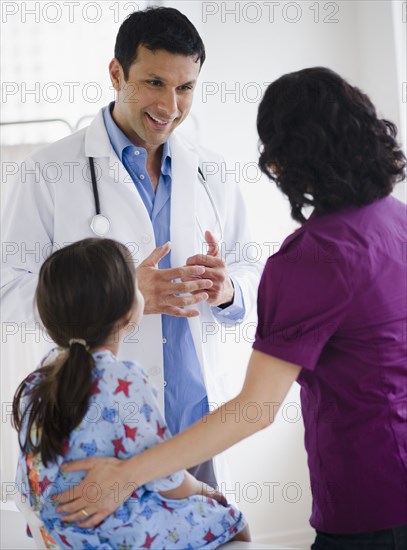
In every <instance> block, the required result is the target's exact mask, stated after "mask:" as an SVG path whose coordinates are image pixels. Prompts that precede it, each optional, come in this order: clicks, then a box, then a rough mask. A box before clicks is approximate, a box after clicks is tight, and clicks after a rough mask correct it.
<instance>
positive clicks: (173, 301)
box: [163, 292, 209, 308]
mask: <svg viewBox="0 0 407 550" xmlns="http://www.w3.org/2000/svg"><path fill="white" fill-rule="evenodd" d="M208 298H209V294H208V292H199V293H198V294H188V295H186V296H176V295H173V296H166V297H165V298H164V299H163V306H164V307H176V308H183V307H187V306H193V305H195V304H199V303H200V302H205V301H206V300H207V299H208Z"/></svg>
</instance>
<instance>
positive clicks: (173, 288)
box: [165, 279, 213, 296]
mask: <svg viewBox="0 0 407 550" xmlns="http://www.w3.org/2000/svg"><path fill="white" fill-rule="evenodd" d="M212 286H213V282H212V281H211V280H210V279H189V280H188V281H184V280H183V281H182V282H180V283H170V284H169V285H168V286H167V287H166V292H165V294H168V295H170V296H173V295H174V294H193V293H196V292H201V291H202V290H209V289H210V288H212Z"/></svg>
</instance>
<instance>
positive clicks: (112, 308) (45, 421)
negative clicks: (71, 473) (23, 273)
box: [13, 239, 135, 464]
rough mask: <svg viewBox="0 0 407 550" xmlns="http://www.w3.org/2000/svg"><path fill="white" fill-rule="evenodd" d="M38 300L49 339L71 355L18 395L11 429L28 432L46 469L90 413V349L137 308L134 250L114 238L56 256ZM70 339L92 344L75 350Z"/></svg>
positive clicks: (30, 447)
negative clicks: (86, 414) (133, 308)
mask: <svg viewBox="0 0 407 550" xmlns="http://www.w3.org/2000/svg"><path fill="white" fill-rule="evenodd" d="M35 300H36V304H37V307H38V312H39V315H40V317H41V320H42V322H43V324H44V327H45V328H46V330H47V332H48V334H49V335H50V337H51V338H52V339H53V340H54V342H55V343H56V344H58V345H59V346H61V347H63V348H67V352H66V353H64V354H62V355H61V356H60V357H59V359H58V360H57V362H56V363H55V364H51V365H49V366H42V367H41V368H40V369H39V370H38V371H36V372H37V373H38V374H39V376H40V378H39V382H38V383H36V384H34V385H33V384H30V377H31V376H32V375H30V376H28V377H27V378H26V379H25V380H23V382H22V383H21V384H20V386H19V387H18V389H17V391H16V394H15V396H14V401H13V424H14V426H15V428H16V429H17V430H18V431H19V432H20V431H21V430H22V428H23V426H24V427H25V428H24V431H25V434H24V437H23V438H21V436H20V446H21V449H22V450H23V452H25V453H27V452H32V453H34V454H37V453H40V454H41V459H42V461H43V463H44V464H47V462H49V461H51V462H53V461H55V459H56V457H57V455H62V454H63V448H64V444H65V442H66V440H67V438H68V437H69V435H70V433H71V432H72V430H74V429H75V428H76V427H77V426H78V425H79V424H80V422H81V420H82V419H83V417H84V415H85V413H86V410H87V407H88V402H89V398H90V395H91V386H92V369H93V367H94V364H95V363H94V360H93V358H92V355H91V353H90V351H89V349H92V348H95V347H97V346H100V345H102V344H103V343H104V342H105V341H106V340H107V339H108V337H109V336H111V335H112V333H113V332H114V331H115V330H116V329H117V328H118V325H117V323H118V321H119V320H120V319H122V318H123V317H124V316H125V315H126V314H128V313H129V311H130V310H131V308H132V307H133V304H134V300H135V270H134V267H133V264H132V260H131V255H130V252H129V250H128V249H127V248H126V247H125V246H124V245H122V244H120V243H118V242H116V241H113V240H111V239H84V240H82V241H78V242H76V243H74V244H71V245H69V246H67V247H65V248H62V249H61V250H58V251H56V252H54V253H53V254H52V255H51V256H50V257H49V258H48V259H47V260H46V261H45V262H44V264H43V265H42V267H41V270H40V273H39V280H38V286H37V290H36V294H35ZM72 338H76V339H83V340H86V344H87V346H86V347H85V346H84V345H82V344H79V343H72V344H71V345H70V346H69V341H70V340H71V339H72ZM23 397H24V407H23V406H22V399H23ZM26 398H27V401H26ZM26 418H27V423H26V425H25V419H26ZM33 434H35V437H33Z"/></svg>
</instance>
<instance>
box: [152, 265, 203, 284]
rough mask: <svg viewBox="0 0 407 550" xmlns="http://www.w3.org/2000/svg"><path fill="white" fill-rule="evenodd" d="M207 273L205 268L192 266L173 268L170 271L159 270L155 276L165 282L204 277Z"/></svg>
mask: <svg viewBox="0 0 407 550" xmlns="http://www.w3.org/2000/svg"><path fill="white" fill-rule="evenodd" d="M204 273H205V266H203V265H202V264H201V265H190V266H183V267H172V268H170V269H157V270H155V272H154V274H153V276H155V277H157V278H160V279H161V280H163V281H168V282H170V281H173V280H174V279H186V278H196V277H202V275H203V274H204Z"/></svg>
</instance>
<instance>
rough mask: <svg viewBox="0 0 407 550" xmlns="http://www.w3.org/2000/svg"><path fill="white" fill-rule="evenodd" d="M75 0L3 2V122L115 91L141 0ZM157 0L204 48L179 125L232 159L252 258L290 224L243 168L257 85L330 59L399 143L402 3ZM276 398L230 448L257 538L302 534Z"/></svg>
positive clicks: (232, 345)
mask: <svg viewBox="0 0 407 550" xmlns="http://www.w3.org/2000/svg"><path fill="white" fill-rule="evenodd" d="M76 3H78V2H76ZM76 3H75V2H71V1H67V2H61V1H60V2H58V3H57V2H31V1H30V2H7V1H4V2H2V14H1V17H2V38H1V40H2V48H1V49H2V57H1V74H2V81H3V82H2V99H1V108H2V121H18V120H33V119H49V118H63V119H65V120H66V121H67V122H69V124H70V125H71V126H75V125H76V124H77V123H78V121H79V119H80V118H81V117H84V116H92V115H94V114H95V113H96V112H97V111H98V109H99V108H100V107H102V106H103V105H105V104H106V103H107V102H109V101H112V100H113V99H114V96H113V91H112V89H111V87H110V80H109V77H108V70H107V66H108V63H109V61H110V59H111V58H112V57H113V47H114V41H115V37H116V33H117V30H118V28H119V24H120V22H121V21H122V20H123V19H124V17H125V16H126V15H128V14H129V13H130V12H131V11H132V10H133V9H143V7H144V6H145V5H146V4H147V2H126V1H122V2H113V1H110V0H108V1H104V2H86V1H82V2H80V4H79V3H78V4H79V5H75V4H76ZM157 4H159V2H155V5H157ZM161 4H162V5H169V6H173V7H177V8H178V9H180V10H181V11H182V12H184V13H185V14H186V15H187V16H188V17H189V18H190V19H191V20H192V22H193V23H194V24H195V25H196V27H197V28H198V30H199V32H200V33H201V36H202V38H203V40H204V42H205V45H206V50H207V60H206V62H205V64H204V66H203V69H202V72H201V77H200V79H201V80H200V84H199V86H198V88H197V91H196V98H195V104H194V108H193V114H192V115H191V118H190V120H189V121H187V122H186V123H185V129H184V131H185V133H187V134H190V136H191V137H192V138H193V139H199V140H200V141H202V143H203V144H205V145H206V146H207V147H210V148H212V149H216V150H219V151H220V152H221V153H222V154H223V155H224V157H225V163H226V164H225V166H226V167H227V169H229V170H232V169H233V170H236V179H237V180H238V182H239V184H240V186H241V189H242V191H243V193H244V196H245V198H246V201H247V205H248V209H249V214H250V219H251V225H252V229H253V235H254V237H253V240H254V242H255V243H257V244H256V245H255V246H257V247H258V250H259V251H260V252H259V253H260V254H262V256H263V259H265V255H266V252H267V250H269V248H270V246H271V245H265V243H275V245H274V246H275V247H278V246H279V245H280V244H281V242H282V241H283V239H284V238H285V237H286V236H287V235H288V234H289V233H290V232H292V230H293V229H294V228H295V227H296V226H295V224H294V223H293V222H292V220H291V219H290V215H289V209H288V204H287V201H286V200H285V199H284V198H283V197H282V195H281V194H280V193H279V192H278V190H277V189H276V188H275V187H274V184H272V183H269V182H267V181H266V180H265V178H263V177H261V178H260V175H259V173H258V172H257V171H256V169H255V168H254V165H255V163H256V162H257V145H258V144H257V135H256V128H255V120H256V111H257V106H258V102H259V100H260V97H261V93H262V92H263V91H264V89H265V87H266V86H267V83H269V82H271V81H272V80H274V79H275V78H277V77H279V76H280V75H282V74H284V73H286V72H290V71H294V70H298V69H301V68H305V67H310V66H317V65H323V66H327V67H330V68H331V69H333V70H335V71H337V72H339V73H340V74H341V75H342V76H343V77H345V78H346V79H348V80H349V81H350V82H351V83H352V84H354V85H357V86H358V87H360V88H362V89H363V90H364V91H365V92H366V93H367V94H368V95H369V96H370V97H371V99H372V100H373V102H374V103H375V105H376V106H377V108H378V111H379V113H380V114H381V115H383V116H384V117H386V118H389V119H391V120H393V121H394V122H396V124H397V125H398V127H399V129H400V139H401V140H403V143H404V144H405V143H406V139H405V137H406V126H405V106H406V72H405V68H406V46H405V36H406V35H405V23H406V17H407V8H406V4H407V3H406V2H399V1H394V2H392V1H388V0H387V1H380V0H377V1H368V0H366V1H336V2H328V1H327V2H325V1H320V2H315V1H314V2H308V1H300V2H286V1H283V2H244V1H242V2H200V1H168V2H161ZM30 91H31V92H30ZM66 132H67V130H66V128H65V126H64V125H63V124H60V123H50V124H48V125H41V126H38V125H25V126H24V127H8V126H3V127H2V142H3V144H8V145H10V144H21V143H40V142H46V141H52V140H54V139H57V138H59V137H62V136H63V135H65V134H66ZM4 181H5V180H4V177H3V178H2V183H4ZM395 194H396V195H397V196H398V197H399V198H401V199H402V200H405V185H404V184H400V185H399V186H398V189H397V190H396V192H395ZM254 321H255V319H254V317H253V318H252V319H251V320H250V322H249V324H247V325H246V326H243V327H241V328H240V329H238V330H237V331H236V332H234V333H233V332H232V333H230V332H229V333H225V334H224V335H223V339H224V345H223V346H222V356H221V358H220V360H221V361H224V362H227V363H228V364H229V365H230V369H231V372H232V373H233V375H232V376H231V386H232V389H233V390H235V391H237V390H238V389H239V387H240V385H241V383H242V379H243V375H244V370H245V367H246V361H247V357H248V356H249V353H250V349H251V341H252V337H253V322H254ZM30 338H31V339H30ZM5 340H7V338H5V337H4V334H3V357H4V358H6V359H7V363H6V364H5V361H3V365H2V369H1V376H2V401H3V417H2V428H3V429H2V478H3V483H4V482H7V481H11V480H12V479H13V468H14V466H13V457H14V454H15V441H14V439H13V438H14V435H13V434H12V433H11V431H10V430H9V428H8V426H7V424H6V422H7V419H8V417H7V410H8V409H7V407H8V405H7V403H8V402H9V401H10V399H11V395H12V391H13V389H14V388H15V386H16V384H17V383H18V382H19V380H20V379H21V378H22V377H23V376H24V374H25V373H27V372H29V371H30V370H31V369H32V368H33V367H34V363H33V358H34V357H35V356H36V355H38V353H39V348H38V346H36V345H35V342H34V337H33V336H31V337H30V336H29V335H28V336H27V337H26V342H25V344H23V346H22V348H23V349H20V351H19V352H18V353H19V355H18V356H17V355H15V354H16V353H17V352H16V351H15V350H14V349H13V350H12V353H11V351H10V346H8V345H7V342H6V343H5ZM17 357H20V358H21V359H20V360H19V361H17V360H16V358H17ZM287 403H291V405H289V404H287V405H286V407H285V408H284V410H283V413H282V414H280V416H279V418H278V421H277V422H276V423H275V425H274V426H272V427H271V428H269V429H268V430H266V431H265V432H262V433H260V434H257V435H256V436H254V437H253V438H251V439H250V440H249V441H245V442H242V443H241V444H239V445H237V446H236V447H235V448H234V449H232V450H231V451H229V456H230V461H231V467H232V473H233V478H234V480H235V482H236V486H235V490H236V496H237V498H238V500H240V502H239V505H240V506H241V508H242V510H243V511H244V512H245V513H246V515H247V517H248V519H249V521H250V523H251V526H252V532H253V535H254V536H255V538H256V539H257V540H276V541H277V540H281V541H285V542H291V543H295V541H301V540H302V541H304V540H306V539H307V537H309V536H310V532H309V531H308V534H307V529H308V517H309V514H310V492H309V481H308V471H307V466H306V457H305V452H304V449H303V428H302V420H301V418H300V413H299V408H298V388H294V389H293V390H292V392H291V393H290V395H289V396H288V398H287ZM270 484H271V485H270ZM273 487H274V489H273ZM279 537H280V538H279Z"/></svg>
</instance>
